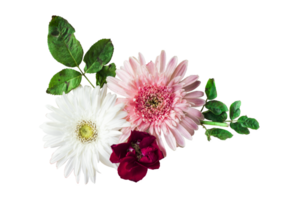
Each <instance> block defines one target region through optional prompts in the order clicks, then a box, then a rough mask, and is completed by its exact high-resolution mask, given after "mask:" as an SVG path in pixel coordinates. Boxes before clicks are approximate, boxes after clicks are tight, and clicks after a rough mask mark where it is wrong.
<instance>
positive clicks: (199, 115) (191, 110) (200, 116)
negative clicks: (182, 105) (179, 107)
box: [186, 107, 204, 121]
mask: <svg viewBox="0 0 300 200" xmlns="http://www.w3.org/2000/svg"><path fill="white" fill-rule="evenodd" d="M186 114H187V115H188V116H190V117H192V118H194V119H196V120H197V121H200V120H204V116H203V114H202V113H201V112H200V110H197V109H195V108H191V107H189V108H188V110H187V111H186Z"/></svg>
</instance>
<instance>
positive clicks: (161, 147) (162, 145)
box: [150, 128, 167, 157]
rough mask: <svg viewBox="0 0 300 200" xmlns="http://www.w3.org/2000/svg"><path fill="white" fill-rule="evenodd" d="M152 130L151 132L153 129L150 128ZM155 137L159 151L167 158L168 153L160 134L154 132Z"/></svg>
mask: <svg viewBox="0 0 300 200" xmlns="http://www.w3.org/2000/svg"><path fill="white" fill-rule="evenodd" d="M150 130H151V128H150ZM153 130H154V128H153ZM153 135H154V136H155V137H156V141H157V145H158V147H159V149H160V150H161V151H162V152H163V154H164V157H166V155H167V152H166V148H165V145H164V143H163V140H162V138H161V136H160V135H159V134H157V133H156V132H155V131H154V132H153Z"/></svg>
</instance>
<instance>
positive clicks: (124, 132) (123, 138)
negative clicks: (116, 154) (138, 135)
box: [119, 127, 131, 143]
mask: <svg viewBox="0 0 300 200" xmlns="http://www.w3.org/2000/svg"><path fill="white" fill-rule="evenodd" d="M130 133H131V128H130V127H126V128H123V129H122V135H121V136H120V138H119V143H122V142H125V141H126V140H127V138H128V137H129V136H130Z"/></svg>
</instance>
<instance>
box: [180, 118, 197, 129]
mask: <svg viewBox="0 0 300 200" xmlns="http://www.w3.org/2000/svg"><path fill="white" fill-rule="evenodd" d="M182 124H185V125H186V126H187V127H188V128H191V129H193V130H198V125H197V124H196V123H195V122H194V121H193V120H192V119H191V118H189V117H187V116H186V117H185V118H183V119H182Z"/></svg>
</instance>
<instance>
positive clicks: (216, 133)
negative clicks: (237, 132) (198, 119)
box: [205, 128, 233, 140]
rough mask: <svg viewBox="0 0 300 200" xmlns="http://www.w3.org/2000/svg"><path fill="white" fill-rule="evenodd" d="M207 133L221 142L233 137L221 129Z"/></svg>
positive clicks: (214, 129) (213, 129)
mask: <svg viewBox="0 0 300 200" xmlns="http://www.w3.org/2000/svg"><path fill="white" fill-rule="evenodd" d="M206 132H207V133H205V134H206V135H210V136H214V137H216V138H219V139H220V140H226V139H228V138H231V137H232V136H233V135H232V134H231V133H230V132H229V131H227V130H224V129H221V128H212V129H208V130H207V131H206Z"/></svg>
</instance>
